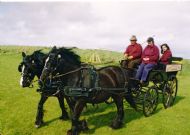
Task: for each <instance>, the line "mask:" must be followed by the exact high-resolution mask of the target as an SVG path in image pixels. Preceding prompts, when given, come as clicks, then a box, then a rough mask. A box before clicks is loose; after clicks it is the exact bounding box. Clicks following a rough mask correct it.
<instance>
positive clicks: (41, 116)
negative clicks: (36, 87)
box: [35, 93, 48, 128]
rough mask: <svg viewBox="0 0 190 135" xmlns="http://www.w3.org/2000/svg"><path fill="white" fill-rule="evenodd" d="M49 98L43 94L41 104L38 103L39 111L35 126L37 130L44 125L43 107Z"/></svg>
mask: <svg viewBox="0 0 190 135" xmlns="http://www.w3.org/2000/svg"><path fill="white" fill-rule="evenodd" d="M47 98H48V97H47V96H45V95H44V94H43V93H42V94H41V99H40V102H39V103H38V110H37V116H36V122H35V126H36V128H38V127H40V126H41V125H42V124H43V115H44V113H43V105H44V103H45V102H46V100H47Z"/></svg>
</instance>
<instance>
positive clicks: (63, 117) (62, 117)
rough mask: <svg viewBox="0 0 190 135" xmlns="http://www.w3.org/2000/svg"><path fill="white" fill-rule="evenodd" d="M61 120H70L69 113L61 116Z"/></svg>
mask: <svg viewBox="0 0 190 135" xmlns="http://www.w3.org/2000/svg"><path fill="white" fill-rule="evenodd" d="M59 119H60V120H69V116H68V115H64V116H61V117H59Z"/></svg>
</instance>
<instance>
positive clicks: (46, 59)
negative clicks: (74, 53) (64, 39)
mask: <svg viewBox="0 0 190 135" xmlns="http://www.w3.org/2000/svg"><path fill="white" fill-rule="evenodd" d="M48 61H49V57H47V59H46V63H45V66H44V67H46V64H47V62H48Z"/></svg>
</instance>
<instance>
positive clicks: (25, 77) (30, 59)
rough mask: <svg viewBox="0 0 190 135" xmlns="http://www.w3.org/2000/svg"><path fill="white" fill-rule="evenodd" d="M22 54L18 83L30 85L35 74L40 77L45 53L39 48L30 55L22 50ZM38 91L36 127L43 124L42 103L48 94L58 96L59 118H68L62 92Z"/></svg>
mask: <svg viewBox="0 0 190 135" xmlns="http://www.w3.org/2000/svg"><path fill="white" fill-rule="evenodd" d="M22 56H23V61H22V62H21V63H20V65H19V66H18V71H19V72H21V79H20V85H21V86H22V87H31V86H33V84H32V82H33V80H34V77H35V76H37V77H38V79H39V78H40V75H41V73H42V70H43V67H44V64H45V59H46V57H47V54H44V53H42V52H41V51H40V50H38V51H35V52H34V53H33V54H31V55H26V54H25V53H24V52H22ZM40 93H41V99H40V101H39V103H38V110H37V116H36V121H35V126H36V127H40V126H41V125H42V124H43V105H44V103H45V102H46V100H47V99H48V97H49V96H56V97H57V98H58V101H59V105H60V107H61V110H62V115H61V117H60V119H62V120H66V119H69V117H68V113H67V111H66V108H65V105H64V93H63V92H57V93H56V92H54V94H53V93H50V94H49V92H48V91H46V90H44V91H40Z"/></svg>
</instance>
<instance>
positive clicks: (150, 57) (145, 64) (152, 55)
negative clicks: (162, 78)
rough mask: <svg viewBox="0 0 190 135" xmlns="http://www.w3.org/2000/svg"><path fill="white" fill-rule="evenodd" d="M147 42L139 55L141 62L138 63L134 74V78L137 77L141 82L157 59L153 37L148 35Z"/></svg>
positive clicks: (157, 51)
mask: <svg viewBox="0 0 190 135" xmlns="http://www.w3.org/2000/svg"><path fill="white" fill-rule="evenodd" d="M147 42H148V45H147V46H146V47H145V49H144V50H143V53H142V56H141V58H142V63H141V64H140V66H139V68H138V70H137V74H136V76H135V78H136V79H139V80H140V82H141V83H144V82H146V80H147V76H148V74H149V71H150V70H151V69H153V67H154V66H155V65H157V63H158V60H159V49H158V47H157V46H156V45H154V39H153V38H152V37H149V38H148V40H147Z"/></svg>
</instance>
